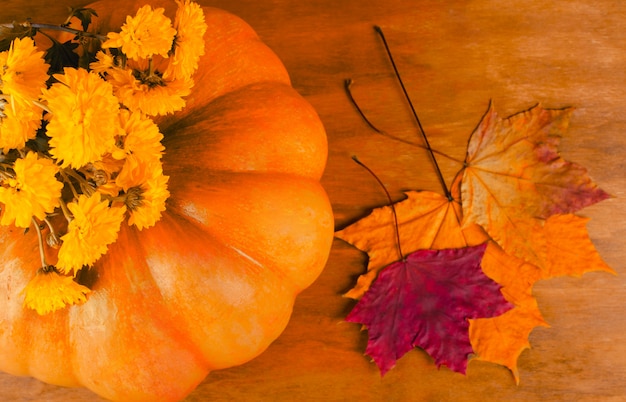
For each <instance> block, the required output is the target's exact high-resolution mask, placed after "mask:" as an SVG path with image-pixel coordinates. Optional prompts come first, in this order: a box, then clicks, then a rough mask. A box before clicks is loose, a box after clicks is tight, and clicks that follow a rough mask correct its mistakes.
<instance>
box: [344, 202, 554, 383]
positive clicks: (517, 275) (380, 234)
mask: <svg viewBox="0 0 626 402" xmlns="http://www.w3.org/2000/svg"><path fill="white" fill-rule="evenodd" d="M406 195H407V199H405V200H403V201H400V202H398V203H395V204H394V208H395V211H396V214H397V217H398V234H399V238H400V242H401V243H400V244H401V248H402V250H405V251H406V252H407V253H411V252H413V251H416V250H421V249H435V250H442V249H449V248H461V247H468V246H475V245H478V244H482V243H485V242H488V246H487V249H486V251H485V254H484V256H483V262H482V263H481V266H482V269H483V272H484V273H485V274H486V275H487V276H488V277H490V278H491V279H493V280H494V281H496V282H497V283H499V284H500V285H502V286H503V287H502V289H501V291H502V294H503V296H504V297H505V299H506V300H507V301H509V302H511V303H512V304H513V305H514V306H515V307H514V308H513V309H511V310H509V311H508V312H506V313H504V314H502V315H501V316H498V317H494V318H481V319H475V320H470V341H471V343H472V347H473V349H474V355H475V356H474V358H477V359H480V360H483V361H489V362H493V363H496V364H500V365H504V366H506V367H508V368H509V369H510V370H511V371H512V373H513V374H514V375H515V377H516V379H518V374H517V359H518V357H519V355H520V354H521V353H522V351H523V350H524V349H526V348H527V347H528V346H529V344H528V335H529V334H530V332H531V331H532V330H533V328H535V327H536V326H538V325H547V324H546V323H545V321H543V318H542V317H541V313H540V312H539V308H538V307H537V302H536V300H535V298H534V297H533V296H532V285H533V284H534V283H535V281H536V280H537V279H539V278H540V277H541V274H540V272H539V269H538V268H536V267H535V266H533V265H531V264H528V263H524V262H523V261H521V260H519V259H517V258H512V257H510V256H508V255H506V254H505V253H504V252H503V251H502V250H501V249H500V247H498V246H497V245H496V244H495V243H494V242H493V241H491V240H490V239H489V237H488V236H487V234H486V233H485V232H484V231H483V230H482V228H481V227H480V226H478V225H470V226H468V227H466V228H462V226H461V224H460V221H461V217H460V213H461V212H460V205H459V204H458V202H455V201H449V200H448V199H447V198H446V197H444V196H442V195H440V194H437V193H433V192H429V191H421V192H417V191H409V192H407V193H406ZM335 235H336V237H338V238H340V239H343V240H344V241H346V242H348V243H350V244H352V245H354V246H355V247H357V248H358V249H360V250H362V251H365V252H366V253H367V254H368V256H369V263H368V268H367V272H366V273H365V274H363V275H361V276H360V277H359V279H358V280H357V284H356V286H355V287H354V288H353V289H351V290H350V291H348V292H347V293H346V294H345V296H346V297H350V298H354V299H360V298H361V297H362V296H363V295H364V294H365V292H367V290H368V289H369V288H370V286H371V285H372V283H373V282H374V281H375V280H376V277H377V275H378V273H379V272H380V270H381V269H383V268H384V267H386V266H387V265H389V264H390V263H392V262H394V261H397V260H399V259H400V257H399V256H398V251H397V250H398V248H397V245H396V243H395V242H396V227H395V223H394V219H393V211H392V209H391V207H390V206H385V207H381V208H377V209H374V210H373V211H372V213H371V214H370V215H368V216H367V217H365V218H363V219H361V220H359V221H357V222H355V223H354V224H352V225H350V226H348V227H346V228H344V229H343V230H340V231H338V232H336V234H335Z"/></svg>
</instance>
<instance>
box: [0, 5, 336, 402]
mask: <svg viewBox="0 0 626 402" xmlns="http://www.w3.org/2000/svg"><path fill="white" fill-rule="evenodd" d="M144 3H146V0H142V1H137V2H136V3H135V4H132V2H130V4H129V3H127V2H118V1H115V0H112V1H105V2H100V3H96V4H94V5H93V6H92V7H94V8H95V9H96V10H98V12H99V14H100V18H99V22H98V24H99V25H100V26H101V29H100V30H101V31H102V32H106V31H108V30H118V29H119V27H120V25H121V24H122V23H123V19H124V17H125V16H126V15H128V14H134V13H135V12H136V10H137V9H138V8H139V6H141V5H143V4H144ZM150 3H151V4H152V5H153V6H163V7H165V8H166V14H167V15H170V16H173V13H174V10H175V7H176V5H175V3H174V2H173V1H150ZM204 11H205V16H206V22H207V24H208V27H209V29H208V30H207V34H206V36H205V40H206V54H205V56H204V57H203V58H202V60H201V62H200V69H199V71H198V73H197V74H196V75H195V77H194V78H195V81H196V85H195V87H194V90H193V93H192V94H191V95H190V96H189V97H188V99H187V105H188V106H187V107H186V108H185V109H184V110H183V111H182V112H180V113H178V114H174V115H171V116H168V117H167V118H165V119H162V120H161V121H160V128H161V131H162V132H163V134H164V136H165V138H164V141H163V142H164V145H165V146H166V153H165V155H164V157H163V164H164V173H165V174H166V175H169V176H170V180H169V190H170V192H171V197H170V199H169V200H168V203H167V210H166V211H165V212H164V214H163V217H162V219H161V221H159V222H158V223H157V225H156V226H154V227H152V228H150V229H144V230H143V231H138V230H136V229H135V228H134V227H129V226H127V225H122V230H121V232H120V234H119V239H118V241H117V242H116V243H115V244H113V245H112V246H110V247H109V252H108V254H106V255H105V256H104V257H103V258H102V259H101V260H99V261H98V262H97V263H96V265H95V267H94V268H95V272H96V273H97V275H96V278H95V282H94V283H93V285H92V293H90V294H89V296H88V300H87V302H86V303H84V304H83V305H80V306H71V307H69V308H66V309H63V310H59V311H57V312H54V313H51V314H48V315H44V316H40V315H38V314H37V313H36V312H34V311H32V310H29V309H25V308H24V307H23V306H22V303H23V299H24V296H23V294H22V293H21V291H22V289H24V287H25V286H26V284H27V282H28V281H29V279H30V278H31V277H32V276H33V275H34V272H35V270H36V267H38V266H39V255H38V245H37V237H36V235H35V234H34V233H33V231H31V232H29V233H26V234H24V233H23V230H20V229H16V228H14V227H12V226H11V227H6V226H4V227H1V228H0V243H1V244H2V248H1V249H0V369H1V370H3V371H5V372H8V373H11V374H15V375H22V376H23V375H27V376H32V377H35V378H38V379H40V380H42V381H45V382H47V383H51V384H58V385H62V386H84V387H87V388H89V389H91V390H93V391H94V392H96V393H97V394H99V395H101V396H103V397H105V398H108V399H113V400H122V401H135V400H147V401H162V400H179V399H182V398H183V397H184V396H185V395H187V394H188V393H189V392H191V391H192V390H193V389H194V388H195V387H196V386H197V385H198V384H199V383H200V382H201V381H202V380H203V379H204V377H205V376H206V375H207V373H208V372H209V371H211V370H214V369H220V368H225V367H230V366H233V365H238V364H241V363H244V362H246V361H248V360H250V359H252V358H254V357H256V356H257V355H259V354H260V353H261V352H262V351H263V350H265V349H266V348H267V347H268V345H269V344H270V343H271V342H272V341H273V340H275V339H276V338H277V337H278V336H279V334H280V333H281V332H282V331H283V329H284V328H285V326H286V324H287V321H288V320H289V317H290V314H291V311H292V306H293V303H294V299H295V297H296V295H297V294H298V293H299V292H300V291H302V290H303V289H305V288H306V287H307V286H309V285H310V284H311V283H312V282H313V281H314V280H315V279H316V278H317V276H318V275H319V273H320V271H321V270H322V268H323V266H324V265H325V263H326V259H327V257H328V253H329V250H330V245H331V241H332V235H333V217H332V211H331V208H330V205H329V201H328V198H327V196H326V194H325V192H324V190H323V189H322V187H321V186H320V183H319V179H320V177H321V175H322V172H323V169H324V166H325V162H326V156H327V144H326V136H325V132H324V129H323V126H322V124H321V122H320V120H319V118H318V116H317V114H316V113H315V111H314V110H313V108H312V107H311V106H310V105H309V104H308V103H307V102H306V101H305V100H304V99H303V98H302V97H301V96H300V95H298V94H297V93H296V91H295V90H294V89H293V88H292V87H291V85H290V81H289V77H288V75H287V72H286V71H285V68H284V67H283V65H282V64H281V62H280V61H279V60H278V58H277V57H276V55H275V54H274V53H272V52H271V51H270V50H269V49H268V47H266V46H265V45H264V44H263V43H262V42H261V41H260V40H259V38H258V37H257V35H256V34H255V33H254V32H253V30H252V29H251V28H250V27H249V26H248V25H247V24H246V23H244V22H243V21H242V20H240V19H239V18H237V17H235V16H233V15H231V14H229V13H227V12H224V11H221V10H217V9H211V8H205V10H204ZM107 13H110V14H109V15H106V14H107Z"/></svg>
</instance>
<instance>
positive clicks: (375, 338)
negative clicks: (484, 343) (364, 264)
mask: <svg viewBox="0 0 626 402" xmlns="http://www.w3.org/2000/svg"><path fill="white" fill-rule="evenodd" d="M486 247H487V245H486V244H482V245H479V246H474V247H465V248H457V249H445V250H419V251H416V252H414V253H411V254H409V255H408V256H407V257H406V258H405V259H403V260H401V261H396V262H394V263H392V264H391V265H389V266H387V267H386V268H384V269H383V270H382V271H381V272H380V274H379V277H378V279H377V280H376V281H375V282H374V283H373V285H372V286H371V288H370V289H369V291H368V292H367V293H365V295H364V296H363V297H362V298H361V299H360V300H359V302H358V303H357V305H356V306H355V307H354V309H353V310H352V311H351V312H350V314H349V315H348V317H347V318H346V319H347V321H349V322H356V323H361V324H363V325H365V326H366V327H367V328H368V333H369V341H368V345H367V349H366V351H365V352H366V353H367V354H368V355H369V356H371V357H372V358H373V359H374V361H375V362H376V364H377V365H378V367H379V368H380V371H381V375H384V374H385V373H386V372H387V371H389V369H391V368H392V367H393V366H394V365H395V362H396V360H397V359H399V358H400V357H401V356H403V355H404V354H405V353H406V352H408V351H409V350H411V349H412V348H413V347H420V348H422V349H424V350H425V351H426V352H428V354H430V356H432V357H433V358H434V360H435V363H436V364H437V366H440V365H442V364H445V365H446V366H447V367H449V368H450V369H452V370H454V371H457V372H460V373H465V370H466V368H467V359H468V356H469V355H470V354H471V353H472V351H473V349H472V346H471V344H470V341H469V334H468V331H469V321H468V319H470V318H480V317H493V316H497V315H500V314H502V313H504V312H505V311H507V310H509V309H510V308H511V307H512V306H511V305H510V304H509V303H508V302H507V301H506V300H505V299H504V297H503V296H502V294H501V293H500V285H498V284H497V283H496V282H494V281H493V280H491V279H489V278H488V277H487V276H486V275H485V274H484V273H483V272H482V269H481V267H480V262H481V260H482V257H483V254H484V252H485V248H486Z"/></svg>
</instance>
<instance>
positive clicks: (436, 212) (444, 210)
mask: <svg viewBox="0 0 626 402" xmlns="http://www.w3.org/2000/svg"><path fill="white" fill-rule="evenodd" d="M405 195H406V196H407V198H406V199H405V200H403V201H401V202H398V203H396V204H394V208H395V211H396V216H397V219H398V221H397V224H398V227H397V228H396V225H395V222H394V219H393V210H392V208H391V207H390V206H384V207H381V208H376V209H374V210H373V211H372V212H371V214H370V215H368V216H367V217H365V218H363V219H361V220H359V221H357V222H355V223H353V224H352V225H350V226H348V227H346V228H344V229H343V230H340V231H338V232H336V233H335V236H336V237H337V238H339V239H342V240H345V241H347V242H348V243H350V244H352V245H354V246H355V247H357V248H358V249H359V250H363V251H365V252H366V253H367V255H368V257H369V262H368V266H367V273H365V274H364V275H361V276H360V277H359V279H358V280H357V284H356V286H355V287H354V288H353V289H351V290H350V291H348V292H347V293H346V294H345V296H346V297H350V298H353V299H359V298H360V297H361V296H363V294H364V293H365V292H366V291H367V290H368V289H369V287H370V286H371V284H372V282H373V281H374V280H375V279H376V276H377V275H378V272H379V271H380V270H381V269H382V268H384V267H385V266H387V265H389V264H390V263H392V262H393V261H396V260H397V259H398V249H397V244H396V241H397V240H396V230H397V232H398V237H399V238H400V247H401V248H402V249H403V250H406V251H407V252H409V253H410V252H413V251H416V250H420V249H445V248H459V247H466V246H467V245H468V244H467V241H466V240H465V237H464V236H463V232H462V230H461V226H460V224H459V222H460V219H461V217H460V214H461V212H460V208H459V205H458V204H455V203H452V202H450V201H449V200H448V199H447V198H446V197H444V196H442V195H440V194H437V193H434V192H431V191H407V192H406V193H405ZM476 244H479V243H476ZM476 244H474V245H476Z"/></svg>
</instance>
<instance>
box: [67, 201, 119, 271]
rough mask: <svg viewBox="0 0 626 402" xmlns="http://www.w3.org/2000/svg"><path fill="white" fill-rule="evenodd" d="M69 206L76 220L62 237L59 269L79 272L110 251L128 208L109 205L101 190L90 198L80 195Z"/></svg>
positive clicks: (71, 222) (72, 221)
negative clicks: (108, 248)
mask: <svg viewBox="0 0 626 402" xmlns="http://www.w3.org/2000/svg"><path fill="white" fill-rule="evenodd" d="M67 207H68V209H69V210H70V211H71V213H72V216H73V219H72V220H71V221H70V223H69V225H68V228H67V229H68V232H67V233H66V234H65V235H63V236H62V237H61V240H62V241H63V244H62V245H61V248H60V249H59V254H58V257H59V259H58V261H57V268H58V269H59V270H60V271H61V272H62V273H65V274H69V273H70V272H72V271H73V272H74V274H76V272H78V270H80V269H81V268H82V267H83V266H85V265H92V264H93V263H94V262H96V261H97V260H98V258H100V257H101V256H102V255H103V254H105V253H106V252H107V246H108V245H109V244H111V243H113V242H115V240H117V234H118V232H119V230H120V224H121V223H122V221H123V220H124V214H125V213H126V207H125V206H121V207H109V202H108V201H106V200H102V199H101V195H100V193H99V192H95V193H94V194H93V195H92V196H91V197H87V196H86V195H84V194H81V195H80V196H79V198H78V201H77V202H71V203H69V204H68V205H67Z"/></svg>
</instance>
